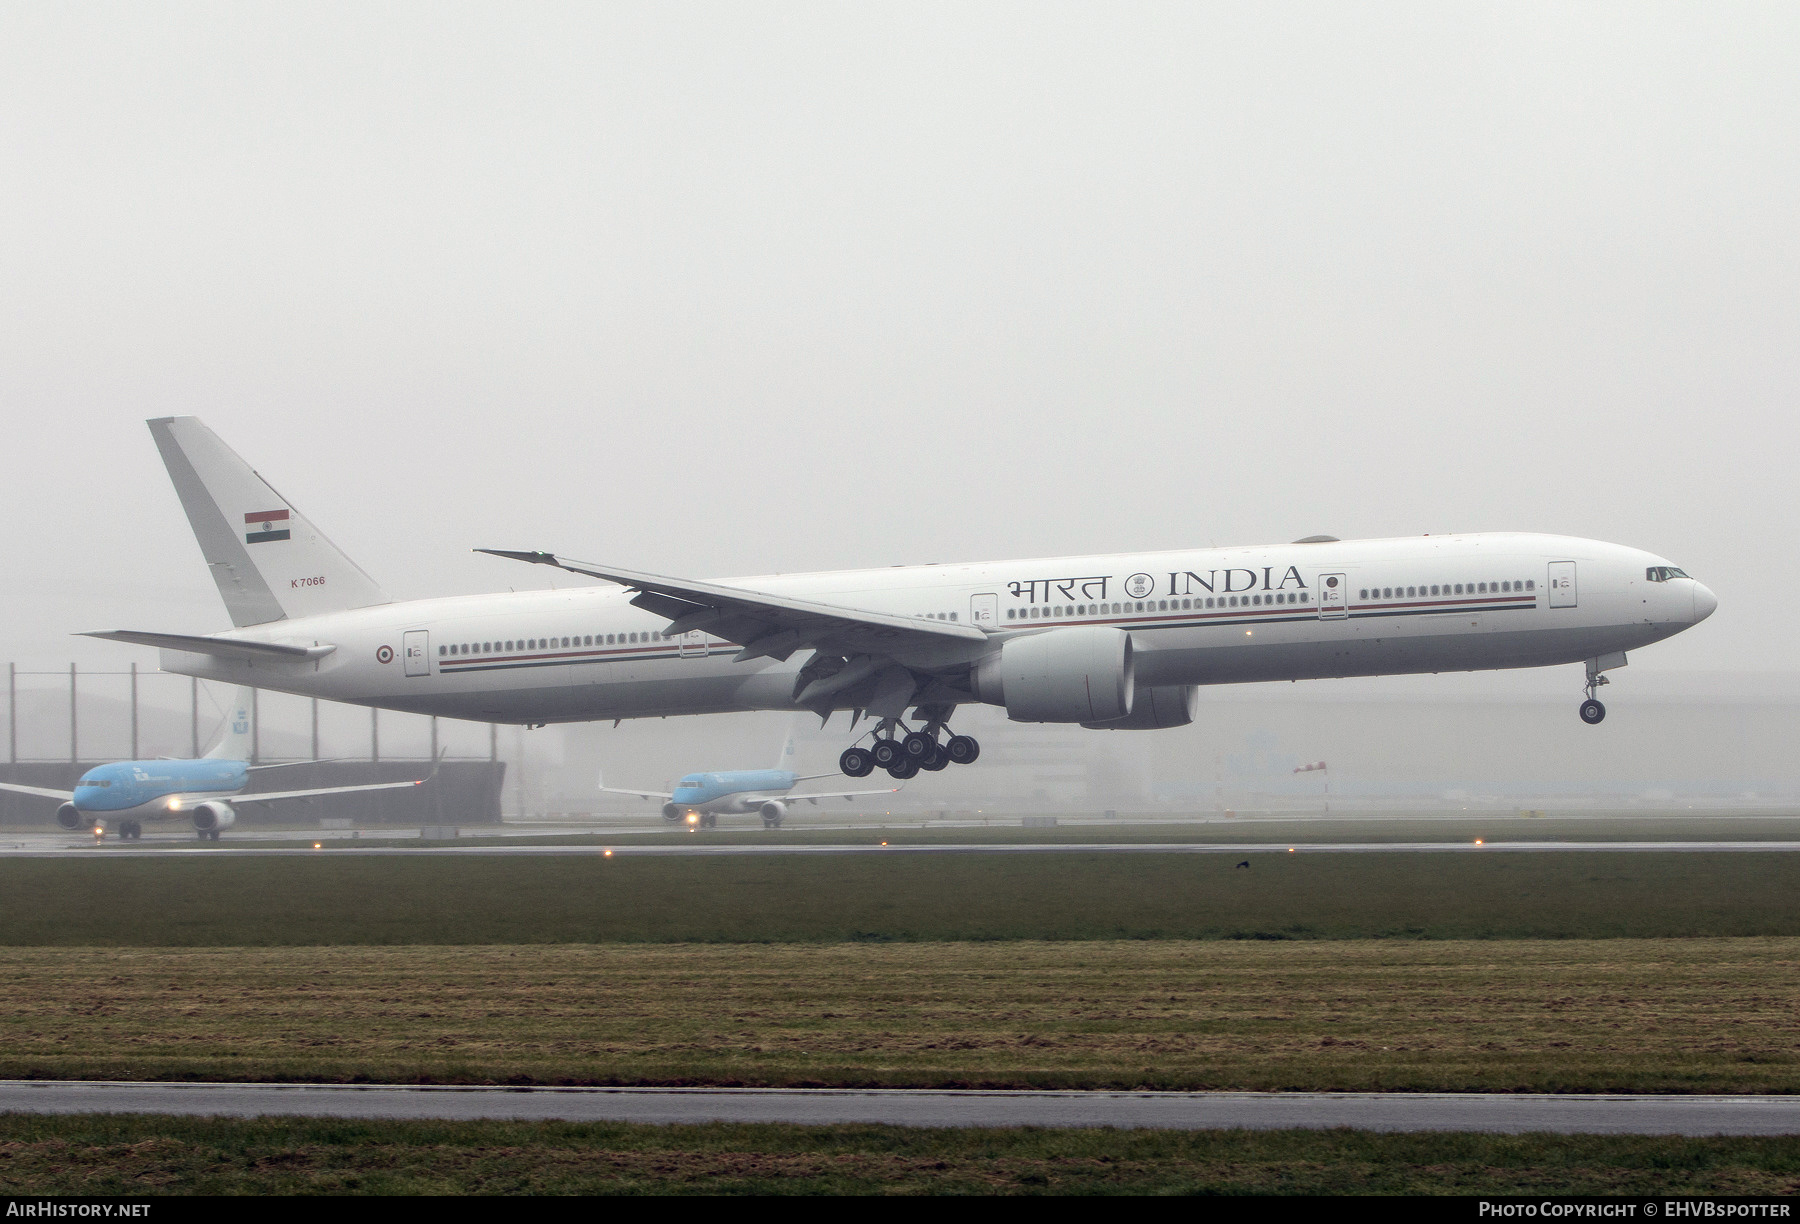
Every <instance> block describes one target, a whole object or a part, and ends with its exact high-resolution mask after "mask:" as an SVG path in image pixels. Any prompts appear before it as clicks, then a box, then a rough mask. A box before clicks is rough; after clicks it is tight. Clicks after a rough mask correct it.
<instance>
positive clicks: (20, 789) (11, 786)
mask: <svg viewBox="0 0 1800 1224" xmlns="http://www.w3.org/2000/svg"><path fill="white" fill-rule="evenodd" d="M0 791H11V792H12V793H13V794H15V795H36V796H37V797H38V798H39V799H61V800H63V801H64V802H65V803H66V802H67V801H69V800H70V799H73V798H74V797H75V796H74V795H73V794H71V793H70V792H68V791H59V790H48V789H46V788H45V787H42V786H21V785H20V784H19V783H17V782H0Z"/></svg>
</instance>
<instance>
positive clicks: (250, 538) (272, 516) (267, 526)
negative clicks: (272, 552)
mask: <svg viewBox="0 0 1800 1224" xmlns="http://www.w3.org/2000/svg"><path fill="white" fill-rule="evenodd" d="M287 538H288V512H287V511H286V510H258V511H257V512H256V513H255V514H246V515H245V516H244V543H246V544H266V543H268V542H269V541H270V540H285V539H287Z"/></svg>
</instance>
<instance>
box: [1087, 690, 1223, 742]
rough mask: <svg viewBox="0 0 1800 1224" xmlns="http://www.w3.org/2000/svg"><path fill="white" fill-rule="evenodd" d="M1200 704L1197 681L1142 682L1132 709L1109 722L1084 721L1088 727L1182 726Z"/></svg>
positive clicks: (1141, 728)
mask: <svg viewBox="0 0 1800 1224" xmlns="http://www.w3.org/2000/svg"><path fill="white" fill-rule="evenodd" d="M1199 706H1200V686H1199V685H1198V684H1158V685H1145V686H1144V687H1143V688H1141V689H1139V690H1138V691H1137V696H1136V697H1135V698H1133V700H1132V702H1131V713H1129V714H1127V715H1126V716H1125V717H1124V718H1115V719H1112V720H1111V721H1109V722H1084V723H1082V724H1081V725H1082V726H1084V727H1086V728H1087V729H1088V730H1090V731H1161V730H1164V729H1165V728H1168V727H1185V726H1187V725H1188V724H1189V723H1191V722H1193V721H1194V711H1195V710H1196V709H1198V708H1199Z"/></svg>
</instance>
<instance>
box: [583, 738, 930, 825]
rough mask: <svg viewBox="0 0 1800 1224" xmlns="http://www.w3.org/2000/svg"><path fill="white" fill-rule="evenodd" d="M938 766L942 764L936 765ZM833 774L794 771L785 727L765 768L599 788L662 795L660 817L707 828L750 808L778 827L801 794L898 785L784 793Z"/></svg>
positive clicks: (814, 796)
mask: <svg viewBox="0 0 1800 1224" xmlns="http://www.w3.org/2000/svg"><path fill="white" fill-rule="evenodd" d="M940 768H942V767H941V766H940ZM836 776H837V775H836V774H797V773H795V772H794V733H793V732H792V731H790V732H788V737H787V740H786V741H785V742H784V743H783V744H782V746H781V752H780V754H779V755H778V756H777V757H776V758H775V764H774V765H772V766H770V767H769V768H768V769H716V770H712V771H710V772H707V773H691V774H688V775H687V776H686V777H684V778H682V779H681V781H680V782H678V783H676V785H675V789H674V790H673V791H641V790H626V789H624V788H623V787H618V786H607V785H606V780H605V778H604V777H602V778H601V780H600V789H601V790H602V791H604V792H606V793H607V794H609V795H635V796H636V797H637V798H639V799H665V800H667V801H668V802H666V803H664V804H663V805H662V815H663V819H664V820H681V821H685V822H686V823H687V824H688V825H689V826H691V827H695V828H712V827H714V826H716V825H717V824H718V823H719V817H720V816H721V815H739V816H741V815H743V814H745V813H747V812H755V813H757V814H758V815H759V816H761V817H762V822H763V828H765V829H779V828H780V827H781V822H782V820H783V819H784V818H785V817H786V816H787V810H788V805H789V804H790V803H798V802H800V801H801V800H802V799H804V800H806V801H807V802H809V803H813V804H817V803H818V802H819V800H821V799H842V800H845V801H846V802H848V801H849V800H851V799H857V798H861V797H862V796H865V795H891V794H893V793H894V792H895V791H897V790H899V789H900V788H899V787H897V786H890V787H887V788H886V789H885V790H878V791H818V792H813V793H809V794H804V795H794V794H789V792H790V791H792V790H793V789H794V787H796V786H798V785H799V784H800V783H802V782H813V781H816V780H818V779H819V778H835V777H836Z"/></svg>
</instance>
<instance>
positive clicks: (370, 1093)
mask: <svg viewBox="0 0 1800 1224" xmlns="http://www.w3.org/2000/svg"><path fill="white" fill-rule="evenodd" d="M0 1112H11V1113H46V1114H79V1113H158V1114H187V1115H203V1116H224V1117H239V1118H249V1117H261V1116H296V1115H298V1116H306V1117H333V1118H437V1119H449V1120H472V1119H482V1118H500V1119H508V1118H510V1119H527V1120H534V1121H551V1120H554V1121H574V1122H601V1121H612V1122H653V1123H698V1122H789V1123H800V1124H810V1125H820V1124H829V1123H841V1122H861V1123H887V1124H891V1125H896V1126H1048V1127H1075V1126H1114V1127H1120V1128H1153V1129H1164V1130H1212V1129H1221V1128H1238V1127H1241V1128H1245V1129H1250V1130H1281V1129H1309V1130H1318V1129H1329V1128H1332V1127H1340V1126H1341V1127H1352V1128H1355V1129H1358V1130H1370V1131H1450V1130H1455V1131H1484V1132H1490V1133H1505V1134H1518V1133H1524V1132H1532V1131H1537V1132H1550V1133H1556V1134H1638V1135H1788V1134H1800V1097H1782V1096H1575V1095H1544V1094H1519V1095H1507V1094H1481V1093H1300V1092H1295V1093H1265V1092H980V1091H937V1090H928V1089H869V1090H860V1089H834V1088H792V1089H763V1088H530V1089H521V1088H453V1087H442V1086H428V1087H409V1086H397V1085H328V1086H327V1085H299V1084H277V1085H270V1084H160V1083H129V1082H115V1081H83V1082H62V1081H49V1080H4V1081H0Z"/></svg>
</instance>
